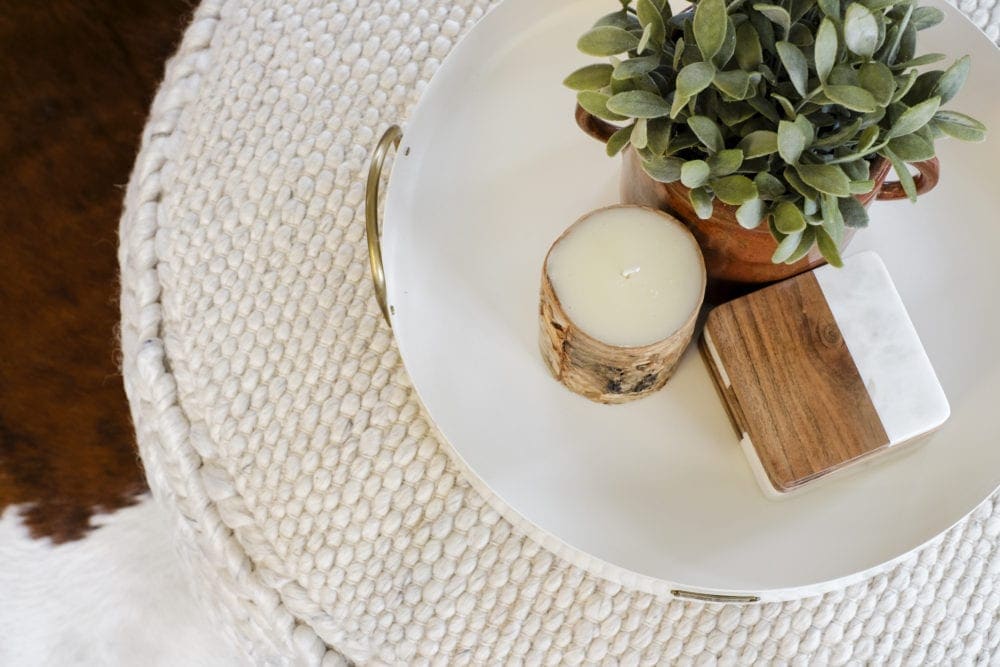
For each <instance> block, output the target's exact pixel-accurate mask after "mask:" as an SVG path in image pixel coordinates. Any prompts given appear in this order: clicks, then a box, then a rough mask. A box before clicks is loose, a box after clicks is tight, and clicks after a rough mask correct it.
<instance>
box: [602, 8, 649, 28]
mask: <svg viewBox="0 0 1000 667" xmlns="http://www.w3.org/2000/svg"><path fill="white" fill-rule="evenodd" d="M600 26H614V27H615V28H621V29H622V30H633V29H635V28H638V27H639V19H637V18H636V17H635V16H634V15H633V14H630V13H629V12H628V11H626V10H625V8H624V7H623V8H622V10H621V11H619V12H611V13H610V14H605V15H604V16H602V17H601V18H599V19H597V23H595V24H594V27H595V28H597V27H600Z"/></svg>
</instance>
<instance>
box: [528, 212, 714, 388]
mask: <svg viewBox="0 0 1000 667" xmlns="http://www.w3.org/2000/svg"><path fill="white" fill-rule="evenodd" d="M704 293H705V265H704V261H703V259H702V256H701V251H700V250H699V248H698V244H697V242H696V241H695V239H694V237H693V236H692V235H691V232H690V231H688V229H687V227H685V226H684V225H683V224H682V223H681V222H680V221H678V220H677V219H676V218H674V217H672V216H670V215H667V214H666V213H663V212H661V211H655V210H653V209H648V208H643V207H640V206H612V207H608V208H604V209H600V210H598V211H594V212H593V213H589V214H587V215H585V216H584V217H582V218H581V219H580V220H578V221H577V222H576V223H574V224H573V225H572V226H571V227H570V228H569V229H567V230H566V231H565V232H564V233H563V235H562V236H560V237H559V239H558V240H556V242H555V243H554V244H553V245H552V248H551V249H550V250H549V254H548V257H547V258H546V260H545V267H544V269H543V271H542V292H541V311H540V314H541V320H540V323H541V339H540V342H541V349H542V354H543V357H544V358H545V361H546V363H547V364H548V366H549V369H550V370H551V371H552V373H553V375H555V377H556V378H557V379H559V380H560V381H562V382H563V383H564V384H566V385H567V386H568V387H569V388H570V389H572V390H573V391H576V392H578V393H581V394H583V395H585V396H587V397H588V398H592V399H594V400H597V401H601V402H605V403H619V402H623V401H626V400H630V399H632V398H638V397H639V396H644V395H646V394H648V393H650V392H652V391H656V390H657V389H659V388H660V387H662V386H663V384H664V383H666V381H667V380H668V379H669V377H670V375H671V373H672V372H673V369H674V367H675V366H676V363H677V360H678V359H679V358H680V355H681V353H682V352H683V351H684V348H685V347H687V344H688V343H689V342H690V340H691V334H692V332H693V330H694V323H695V320H696V318H697V314H698V310H699V308H700V307H701V302H702V299H703V298H704Z"/></svg>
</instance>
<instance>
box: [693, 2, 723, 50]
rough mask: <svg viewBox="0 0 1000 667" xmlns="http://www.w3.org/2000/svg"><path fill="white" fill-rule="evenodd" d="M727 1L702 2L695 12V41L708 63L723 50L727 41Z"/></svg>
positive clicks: (696, 6)
mask: <svg viewBox="0 0 1000 667" xmlns="http://www.w3.org/2000/svg"><path fill="white" fill-rule="evenodd" d="M727 20H728V17H727V13H726V3H725V0H700V1H699V2H698V4H697V5H695V10H694V26H693V27H694V39H695V42H696V43H697V44H698V50H699V51H701V57H702V58H704V59H705V60H706V61H708V60H711V59H712V57H713V56H714V55H715V54H716V53H718V52H719V49H721V48H722V42H723V41H724V40H725V39H726V23H727Z"/></svg>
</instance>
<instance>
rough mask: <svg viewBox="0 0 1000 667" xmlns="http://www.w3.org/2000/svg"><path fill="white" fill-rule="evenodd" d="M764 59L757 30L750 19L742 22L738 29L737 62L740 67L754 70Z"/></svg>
mask: <svg viewBox="0 0 1000 667" xmlns="http://www.w3.org/2000/svg"><path fill="white" fill-rule="evenodd" d="M763 61H764V56H763V54H762V53H761V49H760V37H758V36H757V31H756V30H755V29H754V27H753V25H752V24H751V23H750V22H749V21H745V22H743V23H741V24H740V27H738V28H737V29H736V63H737V64H738V65H739V66H740V69H742V70H746V71H748V72H753V71H756V69H757V66H758V65H760V64H761V63H762V62H763Z"/></svg>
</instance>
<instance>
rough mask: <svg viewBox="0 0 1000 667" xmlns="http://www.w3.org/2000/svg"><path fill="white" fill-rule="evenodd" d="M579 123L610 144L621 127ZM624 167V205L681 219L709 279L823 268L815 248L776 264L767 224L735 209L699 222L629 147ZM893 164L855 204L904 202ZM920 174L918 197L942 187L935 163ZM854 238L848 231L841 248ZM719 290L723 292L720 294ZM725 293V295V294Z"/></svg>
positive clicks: (739, 279)
mask: <svg viewBox="0 0 1000 667" xmlns="http://www.w3.org/2000/svg"><path fill="white" fill-rule="evenodd" d="M576 122H577V124H578V125H579V126H580V128H581V129H582V130H583V131H584V132H586V133H587V134H589V135H590V136H592V137H594V138H595V139H597V140H599V141H601V142H604V143H606V142H607V140H608V137H610V136H611V135H612V134H613V133H614V132H615V130H617V129H618V128H617V127H615V126H614V125H612V124H611V123H608V122H605V121H603V120H601V119H600V118H597V117H596V116H593V115H591V114H590V113H588V112H587V111H585V110H584V109H583V108H582V107H580V106H579V105H578V106H577V107H576ZM623 159H624V164H623V168H622V175H621V198H622V203H623V204H641V205H643V206H649V207H651V208H658V209H661V210H664V211H667V212H669V213H672V214H673V215H675V216H677V217H678V218H679V219H681V220H683V221H684V222H685V223H686V224H687V226H688V227H689V228H690V229H691V232H692V233H693V234H694V237H695V238H696V239H697V240H698V244H699V245H700V246H701V250H702V253H703V254H704V256H705V268H706V270H707V271H708V279H709V280H710V281H712V282H714V283H716V284H717V288H718V284H719V283H729V284H732V283H744V284H745V283H766V282H772V281H775V280H782V279H784V278H788V277H791V276H794V275H796V274H798V273H802V272H803V271H808V270H809V269H812V268H814V267H817V266H819V265H821V264H823V263H824V260H823V258H822V256H821V255H820V253H819V251H818V250H817V249H815V248H814V249H813V250H812V251H811V252H810V253H809V254H808V255H806V257H804V258H803V259H801V260H799V261H798V262H795V263H794V264H773V263H772V262H771V256H772V255H773V254H774V251H775V249H776V248H777V242H776V241H775V240H774V237H772V236H771V233H770V231H769V230H768V227H767V225H766V224H761V225H760V227H757V228H756V229H746V228H745V227H742V226H741V225H740V224H739V223H738V222H737V221H736V207H735V206H730V205H728V204H724V203H722V202H720V201H718V200H716V202H715V210H714V211H713V213H712V217H711V218H709V219H708V220H702V219H701V218H699V217H698V216H697V215H696V214H695V212H694V209H693V207H692V206H691V200H690V198H689V197H688V194H689V193H690V189H689V188H687V187H685V186H684V185H682V184H681V183H680V182H679V181H677V182H674V183H660V182H659V181H654V180H653V179H652V178H650V176H649V175H648V174H647V173H646V172H645V171H643V169H642V165H641V164H640V163H639V158H638V156H637V155H636V153H635V151H634V150H632V149H631V147H629V148H627V149H626V150H625V151H624V153H623ZM890 166H891V165H890V163H889V161H888V160H886V159H885V158H881V157H879V158H877V159H876V160H875V161H874V162H873V163H872V166H871V173H870V178H871V179H872V180H874V181H875V187H874V189H872V191H871V192H868V193H866V194H863V195H857V196H856V197H857V200H858V201H860V202H861V203H862V204H863V205H864V206H868V204H870V203H871V202H872V201H873V200H875V199H882V200H885V199H905V198H906V193H905V192H904V191H903V186H902V185H900V184H899V182H898V181H893V182H888V183H887V182H886V181H885V178H886V176H887V175H888V173H889V168H890ZM913 166H914V167H916V169H917V171H918V172H919V173H918V175H917V176H916V177H915V181H916V186H917V193H918V194H923V193H924V192H927V191H928V190H930V189H931V188H933V187H934V186H935V185H937V182H938V172H939V166H938V161H937V158H934V159H932V160H928V161H926V162H917V163H914V165H913ZM853 235H854V230H853V229H848V230H847V233H846V234H845V238H844V243H843V245H845V246H846V245H847V243H849V242H850V240H851V237H852V236H853ZM716 291H719V290H718V289H717V290H716ZM723 291H724V290H723Z"/></svg>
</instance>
